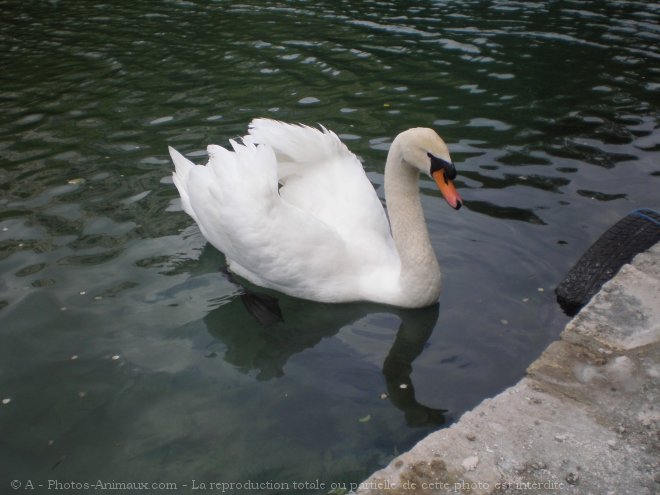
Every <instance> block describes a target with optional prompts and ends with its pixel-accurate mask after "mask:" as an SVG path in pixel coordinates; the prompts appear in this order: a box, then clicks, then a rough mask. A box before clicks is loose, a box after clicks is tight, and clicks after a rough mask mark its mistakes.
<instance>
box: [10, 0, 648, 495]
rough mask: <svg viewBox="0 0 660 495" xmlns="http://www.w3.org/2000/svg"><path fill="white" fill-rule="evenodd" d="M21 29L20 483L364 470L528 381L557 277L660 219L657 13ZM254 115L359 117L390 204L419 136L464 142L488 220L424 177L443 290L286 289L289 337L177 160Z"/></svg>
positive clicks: (16, 248)
mask: <svg viewBox="0 0 660 495" xmlns="http://www.w3.org/2000/svg"><path fill="white" fill-rule="evenodd" d="M0 16H1V18H2V19H3V20H2V23H1V24H0V48H1V51H0V64H1V71H0V82H1V85H0V160H1V161H0V171H1V172H0V174H1V175H0V184H1V188H2V196H1V199H0V206H1V210H0V273H2V281H1V282H0V308H1V309H0V399H3V402H2V405H0V465H1V466H2V468H1V469H0V471H1V472H2V476H1V478H0V485H2V486H6V485H7V484H8V483H9V481H10V480H14V479H16V480H19V481H21V482H22V483H26V482H27V481H28V480H32V482H33V483H34V484H35V485H37V484H38V483H41V484H43V485H44V487H43V488H41V490H42V491H45V489H46V487H47V484H48V482H49V480H57V481H59V482H76V483H84V482H92V483H94V482H96V481H97V480H102V481H112V480H115V481H117V482H150V483H151V482H172V483H176V484H177V488H178V492H181V493H187V492H188V491H192V480H195V482H196V483H197V484H198V486H199V483H201V482H213V481H229V482H231V481H233V482H246V481H254V482H268V481H272V482H278V483H293V482H297V483H304V482H308V483H313V482H315V481H317V480H318V482H319V483H325V487H320V486H319V485H318V484H317V486H316V487H313V486H307V487H304V486H303V487H302V488H301V487H300V485H298V488H296V489H295V490H294V489H293V485H290V486H289V489H288V490H279V492H280V493H326V492H328V491H329V490H330V488H331V484H332V483H351V482H357V481H359V480H361V479H362V478H363V477H364V476H366V475H367V474H368V473H369V472H371V471H372V470H374V469H376V468H379V467H381V466H383V465H384V464H385V463H387V462H388V461H389V460H390V459H391V458H392V457H393V456H395V455H396V454H397V453H400V452H402V451H404V450H406V449H408V448H409V447H411V446H412V445H413V444H414V443H415V442H416V441H418V440H419V439H421V438H422V437H423V436H425V435H426V434H427V433H429V432H430V431H433V430H435V429H437V428H438V427H441V426H442V425H447V424H450V423H451V422H452V421H454V420H456V419H457V418H458V417H460V415H461V414H462V413H463V412H464V411H465V410H467V409H469V408H471V407H473V406H474V405H476V404H477V403H479V402H480V401H481V400H482V399H483V398H485V397H487V396H490V395H493V394H495V393H497V392H498V391H500V390H502V389H503V388H505V387H507V386H509V385H511V384H512V383H515V382H516V381H517V380H518V379H519V378H520V377H522V376H523V374H524V370H525V368H526V366H527V365H528V364H529V363H531V362H532V361H533V360H534V359H535V358H536V357H537V356H538V355H539V354H540V352H542V350H543V349H544V348H545V346H546V345H547V344H548V343H549V342H551V341H552V340H554V339H555V338H556V337H557V336H558V334H559V332H560V331H561V329H562V327H563V325H564V324H565V323H566V321H567V317H566V316H564V315H563V314H562V313H561V311H560V309H559V308H558V306H557V304H556V302H555V300H554V296H553V294H552V289H553V287H554V286H556V284H557V283H558V282H559V281H560V280H561V278H562V277H563V275H564V274H565V272H566V271H567V270H568V268H569V267H570V266H571V265H572V263H574V261H575V260H576V259H577V257H578V256H579V255H580V254H581V253H582V252H583V251H584V250H585V249H586V248H587V247H588V246H589V245H590V244H591V242H593V240H594V239H595V238H596V237H597V236H598V235H600V234H601V233H602V232H603V231H604V230H605V229H607V228H608V227H609V226H610V225H611V224H612V223H614V222H615V221H617V220H618V219H619V218H621V217H622V216H624V215H625V214H627V213H628V212H629V211H631V210H633V209H636V208H639V207H650V208H655V209H658V208H660V200H659V196H658V183H659V181H660V167H659V166H658V163H659V156H660V130H658V120H659V119H658V108H659V103H660V70H659V67H660V64H659V61H660V51H659V50H658V46H660V27H659V25H660V22H659V19H660V8H659V7H658V6H657V5H654V4H652V3H650V2H649V3H647V2H631V1H618V2H597V1H594V2H569V1H566V2H545V3H537V2H496V1H490V2H476V1H473V2H469V1H468V2H465V1H461V2H454V1H441V2H421V3H418V4H416V5H414V6H410V4H409V3H408V2H393V1H379V2H375V1H366V2H303V1H298V2H295V1H291V2H270V3H268V4H267V5H264V2H252V1H246V2H242V3H236V2H222V1H219V2H197V1H169V2H162V3H159V4H152V3H151V2H112V3H105V4H104V3H96V4H93V3H90V2H62V1H52V2H11V1H0ZM256 116H268V117H272V118H276V119H281V120H284V121H292V122H304V123H308V124H315V123H317V122H319V123H322V124H323V125H325V126H326V127H328V128H330V129H333V130H334V131H336V132H337V133H338V134H339V135H340V136H341V137H342V138H343V139H344V140H345V142H346V143H347V144H348V145H349V147H350V148H351V149H352V150H353V151H354V152H355V153H357V154H358V155H359V156H360V157H361V158H362V159H363V161H364V163H365V168H366V170H367V172H368V175H369V178H370V179H371V180H372V182H373V183H374V185H375V186H376V187H377V188H378V190H379V193H380V194H382V182H383V176H382V173H383V164H384V161H385V156H386V152H387V148H388V146H389V143H390V142H391V139H392V138H393V136H394V135H396V133H397V132H399V131H401V130H403V129H405V128H407V127H412V126H431V127H434V128H435V129H436V130H438V132H440V134H441V135H442V136H443V137H444V138H445V140H446V141H447V143H448V144H449V147H450V150H451V152H452V156H453V158H454V160H455V162H456V163H457V167H458V171H459V177H458V180H457V184H458V186H459V190H460V193H461V195H462V196H463V198H464V199H465V208H463V209H462V210H461V211H460V212H455V211H453V210H451V209H450V208H448V207H447V206H446V204H444V202H443V201H442V200H441V198H440V197H439V194H438V193H437V192H436V190H435V188H434V186H433V184H432V182H431V181H430V180H426V181H423V182H422V184H421V188H422V192H423V206H424V209H425V212H426V216H427V218H428V221H429V228H430V232H431V237H432V241H433V245H434V247H435V248H436V252H437V255H438V258H439V260H440V264H441V267H442V269H443V272H444V281H445V289H444V294H443V296H442V299H441V302H440V305H439V307H434V308H429V309H426V310H420V311H398V310H394V309H392V308H387V307H382V306H376V305H371V304H349V305H341V306H331V305H322V304H316V303H311V302H306V301H301V300H295V299H291V298H287V297H282V298H281V306H282V310H283V312H284V315H285V322H284V323H282V324H279V325H277V326H274V327H270V328H266V329H264V328H262V327H260V326H259V324H258V323H257V322H256V321H254V320H253V319H252V318H251V317H250V316H249V315H248V314H247V312H246V311H245V309H244V306H243V304H242V302H241V300H240V298H239V297H238V294H239V289H238V288H237V287H236V286H235V285H233V284H232V283H231V282H229V281H228V280H226V279H225V278H224V277H223V276H222V275H221V274H220V273H219V272H218V268H219V267H220V266H222V264H223V258H222V255H221V254H219V253H218V252H217V251H215V250H214V249H213V248H211V247H209V246H208V245H206V243H205V241H204V239H203V238H202V237H201V236H200V234H199V233H198V231H197V229H196V228H195V227H194V225H193V222H192V220H191V219H190V218H189V217H187V215H185V214H184V213H183V212H182V211H181V209H180V204H179V201H178V198H177V192H176V190H175V188H174V186H173V185H172V183H171V179H170V172H171V164H170V163H169V160H168V157H167V155H166V147H167V145H172V146H175V147H177V148H178V149H179V150H181V151H183V152H186V153H188V154H189V155H190V156H192V157H194V159H195V160H197V161H198V162H202V161H203V160H204V158H203V157H204V154H205V152H204V149H205V146H206V144H207V143H210V142H214V143H218V144H226V143H227V140H228V139H229V138H231V137H235V136H239V135H242V134H243V133H244V132H245V129H246V126H247V123H248V122H249V120H250V119H251V118H253V117H256ZM401 385H404V387H405V388H401ZM381 397H385V398H384V399H383V398H381ZM184 485H185V486H184ZM235 492H236V493H238V491H235ZM250 492H252V493H272V492H277V490H275V489H274V488H273V489H266V488H265V489H264V490H258V489H257V490H251V491H250V490H247V489H245V490H241V491H240V493H250Z"/></svg>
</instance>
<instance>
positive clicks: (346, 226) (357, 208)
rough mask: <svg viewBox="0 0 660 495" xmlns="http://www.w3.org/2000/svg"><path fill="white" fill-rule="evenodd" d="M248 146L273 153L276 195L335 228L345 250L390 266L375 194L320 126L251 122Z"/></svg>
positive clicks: (390, 245)
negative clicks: (255, 145) (277, 186)
mask: <svg viewBox="0 0 660 495" xmlns="http://www.w3.org/2000/svg"><path fill="white" fill-rule="evenodd" d="M249 133H250V135H249V136H248V137H247V138H246V140H248V141H249V142H253V143H258V144H265V145H267V146H269V147H271V148H272V149H273V150H274V151H275V155H276V158H277V164H278V179H279V182H280V184H281V186H282V187H281V188H280V195H281V197H282V198H283V199H284V200H285V201H286V202H288V203H289V204H292V205H294V206H296V207H298V208H300V209H301V210H304V211H306V212H309V213H310V214H312V215H314V216H315V217H317V218H318V219H319V220H321V221H322V222H324V223H325V224H327V225H330V226H332V227H333V229H335V230H336V231H337V232H338V233H339V235H340V236H341V237H342V238H343V239H344V241H345V242H346V243H347V245H348V249H349V250H350V251H351V252H365V250H367V252H369V253H371V256H373V262H375V263H387V262H392V259H391V258H392V257H393V256H394V257H396V256H397V255H396V248H395V247H394V242H393V240H392V237H391V233H390V226H389V222H388V220H387V216H386V215H385V212H384V210H383V207H382V205H381V203H380V200H379V199H378V195H377V194H376V191H375V190H374V188H373V186H372V184H371V183H370V182H369V179H368V178H367V176H366V175H365V173H364V170H363V168H362V164H361V163H360V161H359V160H358V159H357V157H356V156H355V155H354V154H353V153H351V152H350V151H349V150H348V148H347V147H346V146H345V145H344V144H343V143H342V142H341V140H340V139H339V138H338V137H337V135H336V134H335V133H334V132H331V131H328V130H326V129H325V128H321V130H319V129H314V128H312V127H307V126H301V125H292V124H285V123H282V122H277V121H274V120H268V119H255V120H253V121H252V123H251V124H250V128H249Z"/></svg>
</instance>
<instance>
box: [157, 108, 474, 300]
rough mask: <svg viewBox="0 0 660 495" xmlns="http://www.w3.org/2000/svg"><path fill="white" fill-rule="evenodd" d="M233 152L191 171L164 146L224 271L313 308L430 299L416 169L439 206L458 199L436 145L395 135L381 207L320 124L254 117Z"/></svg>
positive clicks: (444, 153) (427, 132)
mask: <svg viewBox="0 0 660 495" xmlns="http://www.w3.org/2000/svg"><path fill="white" fill-rule="evenodd" d="M230 144H231V148H232V150H233V151H230V150H228V149H225V148H223V147H221V146H217V145H209V146H208V148H207V152H208V155H209V160H208V163H207V164H206V165H205V166H204V165H195V164H193V163H192V162H191V161H190V160H188V159H187V158H185V157H184V156H183V155H181V154H180V153H179V152H178V151H176V150H175V149H174V148H172V147H169V152H170V156H171V158H172V161H173V162H174V167H175V171H174V173H173V182H174V184H175V185H176V187H177V189H178V191H179V194H180V196H181V205H182V208H183V210H184V211H185V212H186V213H188V215H190V216H191V217H192V218H193V219H194V220H195V222H197V225H198V226H199V229H200V231H201V233H202V235H203V236H204V237H205V238H206V240H207V241H208V242H210V243H211V244H212V245H213V246H214V247H215V248H217V249H218V250H220V251H222V252H223V253H224V254H225V256H226V259H227V262H228V265H229V269H230V270H231V271H232V272H233V273H235V274H237V275H239V276H241V277H243V278H245V279H247V280H248V281H250V282H252V283H253V284H256V285H258V286H261V287H266V288H269V289H274V290H277V291H279V292H283V293H285V294H288V295H291V296H295V297H299V298H303V299H309V300H314V301H320V302H329V303H340V302H350V301H372V302H376V303H382V304H387V305H393V306H399V307H406V308H418V307H424V306H429V305H431V304H433V303H435V302H437V300H438V298H439V296H440V288H441V276H440V268H439V266H438V261H437V259H436V256H435V252H434V251H433V247H432V246H431V241H430V239H429V234H428V230H427V227H426V222H425V220H424V214H423V211H422V206H421V202H420V196H419V184H418V182H419V175H420V172H421V173H424V174H428V175H430V176H432V177H433V179H434V180H435V182H436V184H437V185H438V187H439V189H440V191H441V193H442V194H443V196H444V197H445V199H446V201H447V202H448V203H449V205H450V206H451V207H453V208H454V209H459V208H460V207H461V205H462V202H463V200H462V199H461V197H460V195H459V194H458V192H457V191H456V188H455V186H454V183H453V179H454V178H455V176H456V169H455V167H454V165H453V163H452V161H451V158H450V156H449V151H448V149H447V145H446V144H445V142H444V141H443V140H442V139H441V138H440V136H438V134H436V132H435V131H433V130H432V129H427V128H413V129H409V130H407V131H404V132H402V133H401V134H399V135H398V136H397V137H396V138H395V139H394V141H393V142H392V145H391V147H390V149H389V152H388V155H387V162H386V165H385V200H386V203H387V210H388V213H389V222H388V218H387V215H386V213H385V211H384V209H383V206H382V204H381V202H380V200H379V198H378V195H377V194H376V191H375V190H374V187H373V186H372V184H371V182H370V181H369V179H368V178H367V176H366V174H365V172H364V170H363V168H362V165H361V163H360V161H359V160H358V158H357V157H356V156H355V155H354V154H353V153H351V152H350V151H349V150H348V148H347V147H346V146H345V145H344V144H343V143H342V142H341V140H340V139H339V138H338V137H337V135H336V134H335V133H333V132H332V131H329V130H327V129H326V128H324V127H322V126H320V128H319V129H317V128H313V127H308V126H304V125H296V124H287V123H283V122H278V121H274V120H270V119H263V118H262V119H255V120H253V121H252V122H251V123H250V125H249V129H248V135H246V136H244V137H243V138H242V140H241V142H238V141H236V140H230Z"/></svg>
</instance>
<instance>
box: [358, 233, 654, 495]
mask: <svg viewBox="0 0 660 495" xmlns="http://www.w3.org/2000/svg"><path fill="white" fill-rule="evenodd" d="M527 371H528V373H527V377H525V378H523V379H522V380H521V381H520V382H518V383H517V384H516V385H515V386H513V387H511V388H509V389H507V390H505V391H504V392H502V393H501V394H499V395H497V396H496V397H494V398H492V399H487V400H485V401H483V402H482V403H481V404H480V405H479V406H477V407H476V408H475V409H473V410H472V411H470V412H468V413H466V414H464V415H463V416H462V417H461V419H460V420H459V421H458V422H457V423H456V424H454V425H453V426H451V427H450V428H447V429H443V430H440V431H437V432H435V433H432V434H431V435H429V436H428V437H426V438H425V439H423V440H422V441H421V442H419V443H418V444H417V445H416V446H415V447H413V448H412V449H411V450H410V451H409V452H407V453H405V454H403V455H401V456H399V457H397V458H396V459H394V460H393V461H392V462H391V463H390V464H389V465H388V466H387V467H385V468H384V469H382V470H380V471H378V472H376V473H374V474H373V475H372V476H371V477H370V478H368V479H367V480H366V481H365V482H364V483H363V484H362V485H361V487H360V489H358V490H357V491H356V492H355V493H356V494H357V495H381V494H383V495H384V494H388V495H397V494H407V495H413V494H414V495H417V494H420V495H421V494H445V493H470V494H508V493H517V494H520V493H525V494H542V493H543V494H546V493H576V494H617V495H618V494H627V493H631V494H632V493H634V494H650V495H653V494H658V493H660V244H656V245H655V246H654V247H653V248H651V249H650V250H649V251H647V252H646V253H643V254H640V255H638V256H637V257H636V258H635V259H634V260H633V262H632V263H631V264H630V265H626V266H624V267H623V268H622V269H621V271H620V272H619V273H618V274H617V275H616V276H615V277H614V278H613V279H612V280H610V281H609V282H608V283H607V284H605V285H604V286H603V288H602V289H601V291H600V292H599V293H598V294H597V295H596V296H595V297H594V298H593V299H592V301H591V302H590V303H589V304H588V305H587V306H586V307H585V308H583V310H582V311H581V312H580V313H579V314H578V315H577V316H576V317H575V318H574V319H573V320H572V321H571V322H570V323H569V324H568V325H567V326H566V328H565V330H564V331H563V332H562V334H561V339H560V340H559V341H557V342H554V343H553V344H551V345H550V346H549V347H548V348H547V349H546V351H545V352H544V353H543V354H542V355H541V357H540V358H539V359H538V360H536V361H535V362H534V363H533V364H532V365H531V366H530V367H529V368H528V370H527Z"/></svg>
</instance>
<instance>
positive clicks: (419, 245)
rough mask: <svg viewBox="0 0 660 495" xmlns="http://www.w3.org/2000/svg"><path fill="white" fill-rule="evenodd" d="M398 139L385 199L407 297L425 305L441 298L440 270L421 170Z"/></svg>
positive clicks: (391, 156)
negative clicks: (409, 159) (428, 223)
mask: <svg viewBox="0 0 660 495" xmlns="http://www.w3.org/2000/svg"><path fill="white" fill-rule="evenodd" d="M401 148H402V145H401V140H400V139H399V137H397V139H395V140H394V142H393V143H392V146H391V147H390V151H389V153H388V155H387V163H386V165H385V199H386V202H387V211H388V215H389V219H390V226H391V228H392V237H393V238H394V244H395V245H396V248H397V250H398V252H399V258H400V259H401V274H400V283H401V289H402V292H403V295H404V297H406V298H407V299H409V300H410V301H411V302H413V303H414V304H415V305H417V304H419V305H420V306H425V305H428V304H432V303H434V302H436V301H437V299H438V297H439V296H440V285H441V283H440V282H441V281H440V267H439V266H438V260H437V258H436V256H435V252H434V251H433V246H432V245H431V241H430V239H429V232H428V229H427V227H426V221H425V220H424V212H423V211H422V204H421V201H420V197H419V171H418V170H417V168H415V167H413V166H411V165H409V164H408V163H407V162H405V161H404V159H403V154H402V149H401Z"/></svg>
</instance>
